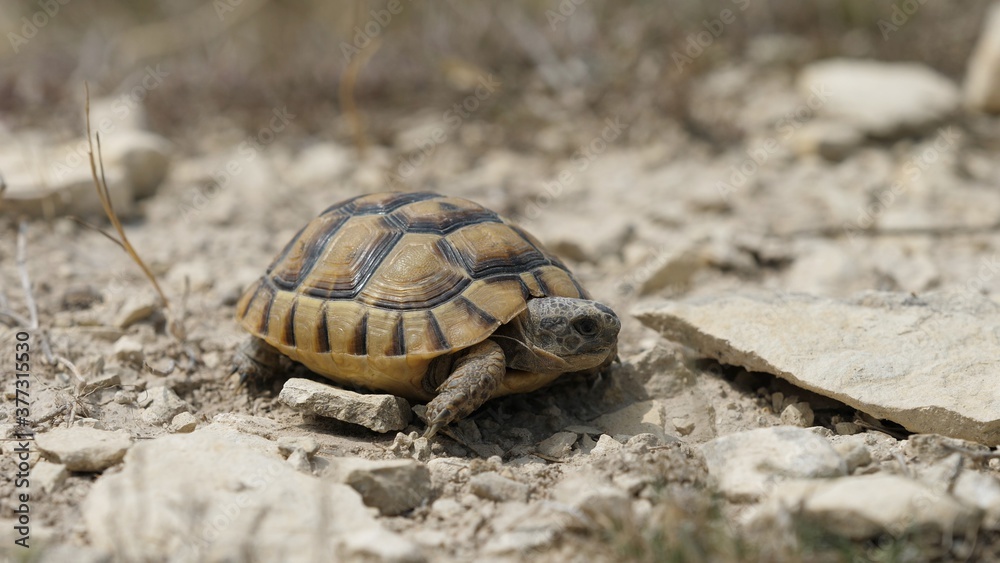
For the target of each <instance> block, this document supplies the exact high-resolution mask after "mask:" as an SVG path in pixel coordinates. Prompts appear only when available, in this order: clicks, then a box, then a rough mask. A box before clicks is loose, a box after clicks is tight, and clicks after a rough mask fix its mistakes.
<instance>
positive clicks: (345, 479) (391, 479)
mask: <svg viewBox="0 0 1000 563" xmlns="http://www.w3.org/2000/svg"><path fill="white" fill-rule="evenodd" d="M326 476H327V477H328V478H330V479H333V480H334V481H337V482H339V483H344V484H345V485H349V486H350V487H351V488H353V489H354V490H355V491H357V492H358V494H360V495H361V499H362V500H363V501H364V503H365V504H366V505H368V506H370V507H372V508H376V509H378V511H379V512H380V513H381V514H383V515H385V516H396V515H398V514H402V513H404V512H406V511H408V510H412V509H414V508H416V507H418V506H420V505H422V504H424V503H426V502H427V501H428V500H429V499H430V496H431V492H432V489H433V487H432V485H431V472H430V469H428V467H427V465H425V464H423V463H419V462H416V461H413V460H407V459H393V460H380V461H372V460H367V459H359V458H347V457H342V458H333V459H332V460H330V468H329V469H328V470H327V473H326Z"/></svg>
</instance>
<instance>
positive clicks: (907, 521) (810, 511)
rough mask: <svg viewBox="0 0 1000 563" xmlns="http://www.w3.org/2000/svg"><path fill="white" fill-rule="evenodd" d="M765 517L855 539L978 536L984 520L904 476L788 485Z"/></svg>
mask: <svg viewBox="0 0 1000 563" xmlns="http://www.w3.org/2000/svg"><path fill="white" fill-rule="evenodd" d="M767 506H768V509H765V512H764V513H765V514H767V513H771V514H773V511H775V510H783V511H787V512H790V513H791V514H793V515H794V516H795V517H796V519H797V520H798V521H800V522H802V521H804V522H808V523H810V524H813V525H816V526H819V527H820V528H822V529H824V530H827V531H829V532H832V533H834V534H838V535H841V536H846V537H848V538H852V539H864V538H871V537H874V536H877V535H880V534H886V533H888V534H891V535H893V536H897V537H898V536H899V535H901V534H903V533H907V532H912V533H917V534H937V535H940V534H952V533H954V534H956V535H965V534H967V533H974V532H975V529H976V527H977V526H978V525H979V521H980V515H979V512H978V511H977V510H976V509H974V508H967V507H965V506H963V505H962V504H961V503H959V502H958V501H956V500H955V499H954V498H953V497H951V496H950V495H948V494H947V493H943V492H939V491H935V490H934V489H932V488H931V487H928V486H927V485H924V484H923V483H920V482H919V481H914V480H912V479H908V478H906V477H902V476H898V475H888V474H874V475H858V476H854V477H843V478H839V479H830V480H812V481H798V482H790V483H786V484H785V485H784V486H783V487H781V488H780V489H779V490H777V491H776V492H775V494H774V496H773V497H772V498H771V499H769V501H768V503H767Z"/></svg>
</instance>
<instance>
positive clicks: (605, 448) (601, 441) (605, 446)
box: [590, 434, 623, 455]
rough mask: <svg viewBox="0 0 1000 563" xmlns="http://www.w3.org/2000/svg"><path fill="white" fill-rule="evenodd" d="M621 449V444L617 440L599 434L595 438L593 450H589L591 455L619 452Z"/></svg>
mask: <svg viewBox="0 0 1000 563" xmlns="http://www.w3.org/2000/svg"><path fill="white" fill-rule="evenodd" d="M622 447H623V446H622V443H621V442H619V441H618V440H615V439H614V438H612V437H611V436H608V435H607V434H601V436H600V437H599V438H597V444H596V445H594V449H593V450H591V451H590V453H591V454H592V455H604V454H610V453H614V452H617V451H621V449H622Z"/></svg>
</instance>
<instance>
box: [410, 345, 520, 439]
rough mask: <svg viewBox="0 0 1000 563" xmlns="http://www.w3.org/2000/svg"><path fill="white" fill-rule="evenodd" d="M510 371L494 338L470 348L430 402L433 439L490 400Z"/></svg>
mask: <svg viewBox="0 0 1000 563" xmlns="http://www.w3.org/2000/svg"><path fill="white" fill-rule="evenodd" d="M506 371H507V361H506V360H505V359H504V355H503V350H502V349H500V346H499V345H498V344H497V343H496V342H493V341H492V340H484V341H483V342H480V343H479V344H476V345H475V346H473V347H471V348H469V350H468V352H466V354H465V355H464V356H462V357H461V358H460V359H459V360H458V361H457V362H456V363H455V369H454V371H452V372H451V375H449V376H448V379H446V380H445V381H444V383H442V384H441V386H440V387H438V395H437V396H436V397H434V399H433V400H431V402H429V403H427V431H426V432H424V437H427V438H430V437H431V436H433V435H434V434H436V433H437V431H438V430H439V429H440V428H441V427H443V426H447V425H448V424H450V423H452V422H453V421H456V420H460V419H462V418H465V417H466V416H468V415H470V414H472V412H473V411H475V410H476V409H478V408H479V407H481V406H482V405H483V403H485V402H486V401H487V400H489V399H490V398H491V397H492V396H493V393H494V392H495V391H496V390H497V388H498V387H499V386H500V381H501V380H502V379H503V377H504V374H505V373H506Z"/></svg>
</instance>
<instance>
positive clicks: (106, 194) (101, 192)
mask: <svg viewBox="0 0 1000 563" xmlns="http://www.w3.org/2000/svg"><path fill="white" fill-rule="evenodd" d="M84 89H85V91H86V109H85V111H86V117H87V143H88V144H89V147H90V149H89V150H88V151H87V156H88V157H89V158H90V173H91V176H92V177H93V179H94V187H96V188H97V196H98V197H99V198H100V200H101V207H103V208H104V214H105V215H107V217H108V220H109V221H111V225H112V226H113V227H114V228H115V230H116V231H118V237H119V238H118V243H119V244H120V245H121V246H122V248H124V249H125V252H127V253H128V255H129V257H131V258H132V260H133V261H134V262H135V263H136V264H138V265H139V268H141V269H142V273H143V274H145V276H146V278H147V279H148V280H149V282H150V283H152V284H153V288H154V289H156V293H157V294H158V295H159V296H160V299H161V300H162V301H163V306H164V307H167V308H169V307H170V301H169V300H168V299H167V296H166V295H165V294H164V293H163V289H161V288H160V283H159V282H158V281H156V276H154V275H153V272H152V271H151V270H150V269H149V266H147V265H146V263H145V262H144V261H143V260H142V258H140V257H139V254H138V253H137V252H136V251H135V248H134V247H133V246H132V243H131V242H129V240H128V237H127V236H126V235H125V228H124V227H122V222H121V221H120V220H119V219H118V214H117V213H115V209H114V207H112V205H111V192H110V190H108V181H107V178H106V177H105V175H104V159H103V158H102V157H101V134H100V133H97V135H96V137H97V158H96V159H95V158H94V137H95V135H93V134H92V133H91V130H90V87H89V86H88V85H87V84H84ZM98 163H100V170H101V176H100V179H98V177H97V170H98ZM106 236H107V235H106Z"/></svg>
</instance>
